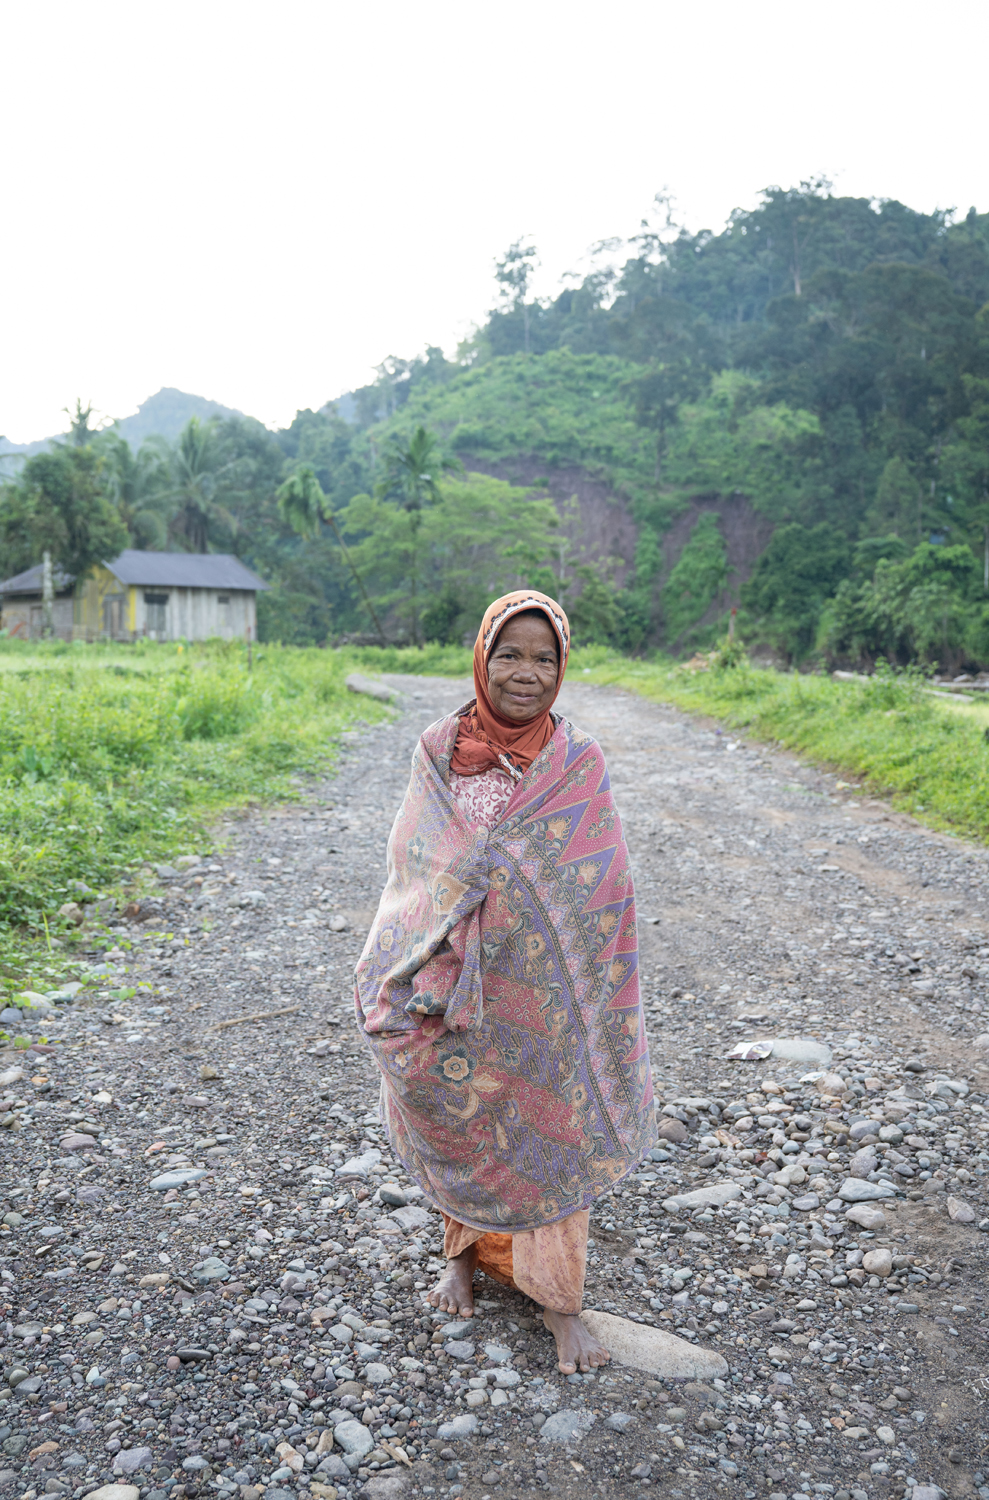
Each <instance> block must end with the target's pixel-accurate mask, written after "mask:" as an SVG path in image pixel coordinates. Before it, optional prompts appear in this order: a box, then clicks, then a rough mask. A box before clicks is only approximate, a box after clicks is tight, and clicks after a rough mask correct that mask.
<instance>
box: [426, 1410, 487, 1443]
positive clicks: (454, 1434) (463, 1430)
mask: <svg viewBox="0 0 989 1500" xmlns="http://www.w3.org/2000/svg"><path fill="white" fill-rule="evenodd" d="M477 1427H478V1421H477V1418H476V1417H475V1416H474V1414H473V1412H465V1413H464V1414H463V1415H462V1416H459V1417H454V1419H453V1421H452V1422H441V1423H440V1425H439V1426H438V1427H437V1429H436V1436H437V1437H441V1438H445V1439H446V1440H447V1442H451V1441H454V1442H455V1441H458V1440H459V1439H460V1438H466V1437H470V1435H471V1433H473V1432H476V1431H477Z"/></svg>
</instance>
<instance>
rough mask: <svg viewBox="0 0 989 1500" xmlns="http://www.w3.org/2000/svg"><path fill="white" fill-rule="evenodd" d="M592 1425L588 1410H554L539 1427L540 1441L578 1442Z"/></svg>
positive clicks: (592, 1418) (592, 1417)
mask: <svg viewBox="0 0 989 1500" xmlns="http://www.w3.org/2000/svg"><path fill="white" fill-rule="evenodd" d="M593 1426H594V1413H593V1412H590V1411H566V1410H564V1411H555V1412H554V1413H553V1415H552V1416H551V1417H547V1418H546V1421H545V1422H544V1423H543V1425H542V1427H541V1428H540V1429H539V1441H540V1442H541V1443H579V1442H580V1440H581V1438H582V1437H586V1436H587V1434H588V1432H590V1430H591V1428H592V1427H593Z"/></svg>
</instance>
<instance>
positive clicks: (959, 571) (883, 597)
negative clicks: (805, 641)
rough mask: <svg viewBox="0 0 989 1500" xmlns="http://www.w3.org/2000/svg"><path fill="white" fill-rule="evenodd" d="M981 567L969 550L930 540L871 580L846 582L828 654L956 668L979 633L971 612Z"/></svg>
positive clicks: (881, 565) (831, 618)
mask: <svg viewBox="0 0 989 1500" xmlns="http://www.w3.org/2000/svg"><path fill="white" fill-rule="evenodd" d="M978 573H979V568H978V564H977V563H976V561H975V559H974V557H973V555H972V552H971V550H970V549H969V548H968V547H966V546H964V545H958V546H953V547H934V546H931V545H930V543H929V542H922V543H921V544H920V546H918V547H915V548H914V550H913V551H912V552H911V553H910V554H909V556H907V557H901V558H898V559H894V558H891V557H885V558H880V560H879V561H878V562H877V564H876V568H875V572H874V573H873V575H872V577H871V578H868V579H866V580H864V581H862V582H857V581H855V580H853V579H846V580H845V581H844V582H843V583H842V584H841V586H840V587H839V589H838V591H837V594H836V596H835V599H834V602H833V604H832V605H831V607H830V609H829V611H828V617H827V620H826V629H825V640H824V644H825V649H826V651H827V653H828V655H829V656H830V657H831V658H832V659H835V660H838V659H844V660H852V661H855V662H861V663H865V664H869V663H872V662H875V661H876V660H878V658H879V657H881V656H884V657H886V658H887V659H888V660H889V661H890V662H891V663H897V662H900V663H903V664H906V663H907V662H911V661H921V662H924V663H926V664H928V665H934V664H940V665H941V666H942V667H945V668H953V667H957V665H958V664H959V663H960V661H961V660H963V659H964V657H965V655H966V652H968V651H969V650H970V649H971V648H972V647H973V645H974V646H975V647H976V649H977V650H978V649H980V648H979V645H978V639H977V638H978V637H979V632H980V631H981V629H982V620H981V611H980V610H978V609H977V608H976V607H974V600H975V597H976V590H977V585H978Z"/></svg>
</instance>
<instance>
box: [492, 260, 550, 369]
mask: <svg viewBox="0 0 989 1500" xmlns="http://www.w3.org/2000/svg"><path fill="white" fill-rule="evenodd" d="M538 264H539V261H538V258H537V255H536V247H535V245H524V244H523V243H522V241H521V239H518V240H516V241H515V242H514V244H511V245H509V247H508V249H507V250H506V251H505V253H504V255H503V256H502V258H501V260H499V261H497V262H496V264H495V280H496V281H497V283H498V285H499V286H500V288H501V296H502V301H503V302H507V303H508V304H509V306H511V307H513V308H515V309H516V310H518V311H520V312H521V314H522V328H523V347H524V349H525V353H526V354H528V353H529V352H530V349H529V331H530V321H529V302H528V292H529V283H530V281H531V280H532V275H533V272H534V271H535V269H536V267H537V265H538Z"/></svg>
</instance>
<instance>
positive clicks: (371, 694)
mask: <svg viewBox="0 0 989 1500" xmlns="http://www.w3.org/2000/svg"><path fill="white" fill-rule="evenodd" d="M344 683H345V684H346V686H347V687H348V688H349V689H350V691H351V692H352V693H363V694H364V696H365V697H367V698H377V700H378V702H379V703H390V702H391V701H392V699H393V698H394V697H395V689H394V688H390V687H389V686H388V684H387V682H376V681H375V679H374V678H373V677H365V676H364V674H363V672H351V673H350V674H349V676H347V677H345V678H344Z"/></svg>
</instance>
